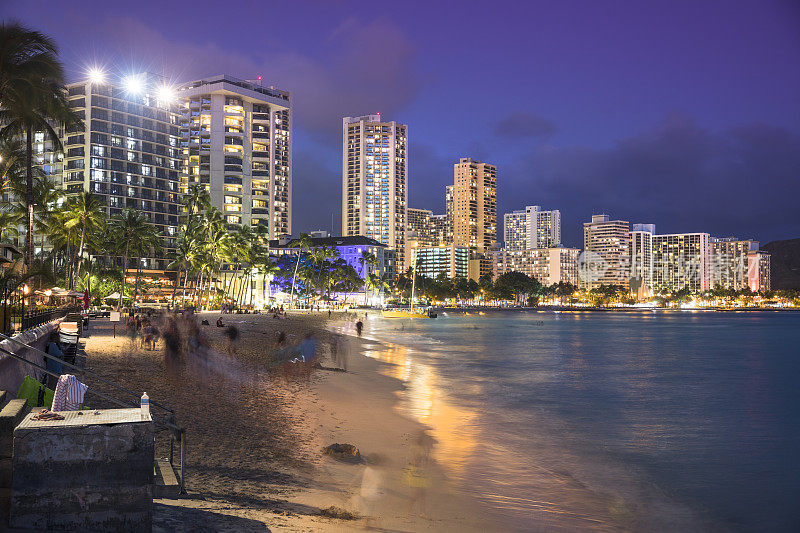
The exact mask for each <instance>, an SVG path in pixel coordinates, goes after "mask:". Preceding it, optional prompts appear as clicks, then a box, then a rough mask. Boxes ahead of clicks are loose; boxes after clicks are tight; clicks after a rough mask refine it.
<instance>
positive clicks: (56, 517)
mask: <svg viewBox="0 0 800 533" xmlns="http://www.w3.org/2000/svg"><path fill="white" fill-rule="evenodd" d="M93 413H94V412H93V411H84V412H83V414H81V415H79V414H78V412H69V413H66V412H65V413H62V414H64V415H65V416H66V417H67V418H66V420H64V421H52V422H39V423H37V422H34V421H30V420H27V419H26V420H24V421H23V423H21V424H20V425H19V426H18V427H17V429H16V430H15V432H14V456H13V469H14V475H13V484H12V490H11V522H10V523H11V526H12V527H19V528H36V529H74V530H103V531H109V530H113V531H143V530H147V531H149V530H150V524H151V516H152V503H153V460H154V451H155V450H154V441H153V423H152V421H149V420H147V421H142V420H141V414H140V413H141V411H140V410H139V409H109V410H104V411H101V412H100V415H99V416H98V415H94V414H93Z"/></svg>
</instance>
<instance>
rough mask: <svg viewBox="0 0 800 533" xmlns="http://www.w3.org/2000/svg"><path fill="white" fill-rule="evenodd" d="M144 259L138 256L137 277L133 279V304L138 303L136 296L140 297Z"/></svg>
mask: <svg viewBox="0 0 800 533" xmlns="http://www.w3.org/2000/svg"><path fill="white" fill-rule="evenodd" d="M141 265H142V261H141V260H140V259H139V258H138V257H137V258H136V277H135V278H134V280H133V305H136V298H138V297H139V272H141V268H142V266H141Z"/></svg>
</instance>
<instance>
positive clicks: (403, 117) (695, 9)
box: [5, 2, 800, 246]
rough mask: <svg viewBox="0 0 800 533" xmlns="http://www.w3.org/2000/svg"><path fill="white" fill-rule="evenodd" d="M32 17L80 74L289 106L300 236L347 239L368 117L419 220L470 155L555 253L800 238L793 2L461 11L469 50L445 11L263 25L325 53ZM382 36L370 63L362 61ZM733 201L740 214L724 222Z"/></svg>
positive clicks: (345, 8) (28, 19) (288, 12)
mask: <svg viewBox="0 0 800 533" xmlns="http://www.w3.org/2000/svg"><path fill="white" fill-rule="evenodd" d="M144 4H145V5H144V6H142V7H143V8H144V7H146V4H147V2H145V3H144ZM201 4H202V2H201ZM43 5H44V4H40V3H37V2H26V3H22V2H12V3H11V4H10V5H6V6H5V7H6V9H5V16H6V17H9V18H17V19H19V20H20V21H22V22H23V23H26V24H29V25H32V26H34V27H36V28H38V29H41V30H43V31H45V32H47V33H50V34H52V35H53V36H54V38H55V39H56V40H57V41H58V42H59V43H60V44H61V47H62V49H63V52H64V60H65V63H66V66H67V68H68V70H69V71H70V72H73V74H75V75H79V74H80V69H83V68H86V67H87V66H88V65H89V64H91V63H100V64H103V65H108V66H111V67H118V68H131V69H139V70H152V71H156V72H168V73H169V74H171V75H172V76H173V77H174V79H175V80H176V81H183V80H191V79H201V78H203V77H206V76H209V75H214V74H217V73H219V72H225V73H229V74H231V75H233V76H237V77H241V78H255V77H256V76H257V75H263V76H264V83H265V85H266V84H270V85H272V84H274V85H276V86H278V87H281V88H284V89H286V90H289V91H291V92H292V93H293V94H294V95H296V108H297V117H296V121H295V131H296V134H295V139H294V141H295V145H294V159H295V162H296V163H295V168H294V176H293V179H294V187H295V191H296V192H295V195H294V196H295V199H294V217H293V218H294V219H295V220H294V221H293V228H292V229H293V231H294V232H295V233H297V232H299V231H311V230H315V229H332V230H333V231H334V232H336V228H337V227H340V224H341V220H340V208H339V199H338V198H337V197H339V196H340V193H338V191H339V190H340V179H341V178H340V176H341V168H340V164H339V161H340V159H339V154H340V149H341V148H340V147H341V145H340V142H341V140H340V137H339V133H338V132H339V127H340V124H341V118H342V117H344V116H360V115H363V114H369V113H375V112H378V111H380V112H381V113H382V114H384V115H386V116H391V119H392V120H396V121H398V122H401V123H403V124H408V125H409V128H411V130H412V131H413V132H414V135H413V136H412V137H411V139H410V143H409V205H410V206H413V207H417V208H424V209H430V210H433V211H434V212H442V206H441V202H442V199H441V194H440V190H441V187H443V186H444V185H445V184H446V183H448V182H449V180H450V178H451V174H450V172H451V171H450V168H452V164H453V163H454V162H455V161H457V160H458V158H459V157H462V156H469V157H473V158H475V159H478V160H487V161H492V162H493V163H494V164H496V165H497V167H498V170H499V172H500V173H501V175H502V179H501V180H500V181H499V183H498V215H500V214H503V213H507V212H510V211H513V210H514V209H519V208H520V207H521V206H523V205H525V204H526V203H534V202H535V203H539V204H542V205H555V206H558V208H559V209H560V210H561V211H562V218H563V220H564V223H563V241H564V244H565V245H566V246H577V245H579V244H580V242H581V221H582V220H584V219H586V218H587V217H589V216H590V215H591V214H593V213H599V212H614V213H620V214H621V215H624V216H625V217H626V218H627V219H630V220H644V219H647V220H649V221H652V222H654V223H656V224H659V225H670V226H672V227H674V229H675V231H678V232H691V231H708V232H710V233H711V234H715V235H728V234H732V235H739V236H742V237H753V238H756V239H758V240H760V241H761V242H769V241H771V240H776V239H785V238H791V237H794V236H796V235H797V234H799V233H800V221H798V220H797V217H793V216H791V215H792V214H793V211H794V208H793V207H792V205H791V203H790V198H792V197H794V196H796V194H797V193H798V192H800V191H798V187H800V185H798V180H796V179H795V175H794V173H795V171H794V170H793V169H796V168H797V167H798V165H800V131H798V130H799V129H800V128H798V126H797V124H798V123H800V121H799V120H798V118H799V117H800V104H798V102H797V100H796V98H794V97H793V96H792V95H794V94H797V93H798V92H800V74H798V72H797V69H794V68H790V67H791V66H792V65H795V64H797V58H798V56H800V46H798V45H800V37H798V35H800V32H798V31H796V30H797V26H798V22H797V21H798V20H800V17H798V14H800V13H798V9H797V7H796V6H792V4H791V3H789V2H771V3H766V4H765V3H763V2H762V3H755V2H754V3H745V4H741V5H739V6H737V9H736V10H728V9H726V4H725V3H717V2H708V3H704V4H702V5H697V4H688V3H687V4H670V5H669V6H667V5H660V6H658V5H657V6H653V5H650V6H643V5H639V4H637V3H626V4H624V5H623V4H619V5H615V6H614V8H613V9H612V8H609V7H608V6H598V5H593V4H591V3H580V4H576V5H574V6H571V7H567V6H553V5H546V4H543V3H533V4H531V5H530V6H526V7H519V6H515V5H511V4H507V5H505V6H501V7H504V9H500V10H499V11H502V12H503V14H502V16H501V15H500V14H499V13H491V12H490V13H485V12H483V11H481V12H480V13H479V11H478V10H477V9H476V8H477V5H478V4H465V5H464V9H463V10H460V12H459V14H460V16H464V17H467V18H470V17H473V18H477V17H479V16H480V19H481V22H482V24H483V25H484V27H485V28H486V33H488V34H489V35H492V36H493V38H492V39H489V38H487V37H482V38H481V39H478V40H477V42H474V43H470V42H466V41H465V40H464V39H463V38H462V37H458V32H457V28H458V24H455V23H454V22H453V21H451V20H450V18H449V15H450V13H449V12H448V10H447V9H446V7H445V6H427V5H426V12H427V14H428V16H427V17H426V20H424V21H422V22H421V23H419V24H417V23H416V22H414V21H413V20H412V18H413V17H412V16H411V13H413V12H414V10H413V9H412V10H408V12H403V11H401V10H396V11H392V10H390V8H384V7H381V8H375V7H370V8H369V9H359V8H358V4H353V3H349V2H343V3H341V4H338V5H337V7H336V8H334V7H333V6H329V5H326V4H321V3H318V4H314V7H315V9H314V11H313V13H312V15H310V16H309V13H308V10H307V9H305V8H303V6H300V5H297V6H282V7H280V8H276V9H278V11H271V12H270V13H271V14H274V15H273V16H274V17H275V19H279V18H282V19H284V20H286V21H287V22H289V23H287V24H285V25H281V26H285V27H286V28H290V27H293V24H291V22H293V21H299V20H301V19H302V22H303V26H304V27H305V28H307V30H308V32H310V34H316V35H318V36H319V37H321V39H312V40H310V39H308V38H307V37H306V36H305V35H307V34H308V33H306V32H304V35H303V36H300V35H290V33H289V32H288V31H287V30H286V29H282V28H278V27H276V28H274V29H273V31H271V32H270V35H269V36H264V34H263V33H262V32H250V31H248V29H247V28H250V27H252V26H250V25H251V24H255V23H256V22H257V18H256V19H254V21H253V22H252V23H250V22H248V21H242V22H243V24H244V28H243V30H242V31H241V32H238V33H237V37H239V38H238V39H237V40H232V39H229V38H227V37H226V34H225V32H218V34H216V33H215V34H202V37H199V36H198V35H199V34H197V32H193V31H187V30H186V29H185V28H188V27H189V26H190V25H191V24H189V22H197V21H198V20H202V19H201V17H202V16H203V15H202V12H203V11H204V10H202V9H198V10H196V13H195V12H186V11H185V10H182V8H181V7H180V6H164V5H161V4H159V5H158V7H157V9H158V11H159V12H160V13H162V14H163V15H164V16H163V17H158V18H153V19H151V20H148V18H147V17H144V16H141V17H137V16H135V15H134V14H132V13H131V12H130V11H129V10H127V9H126V8H125V7H124V6H114V5H109V4H108V3H102V2H98V3H92V2H89V3H87V4H86V9H82V10H78V9H75V8H72V7H69V6H58V5H56V6H51V5H48V9H46V10H45V9H43V8H42V6H43ZM154 9H155V7H154ZM206 11H207V10H206ZM510 11H513V12H514V13H515V14H516V16H507V15H509V12H510ZM179 14H180V15H181V17H183V16H188V17H189V19H191V20H187V21H186V22H187V26H186V27H184V26H175V23H174V21H175V20H178V19H179V18H180V17H178V18H176V17H177V15H179ZM172 15H175V16H172ZM112 20H113V21H114V23H113V24H110V22H111V21H112ZM500 21H502V22H503V23H504V24H510V25H511V26H512V27H511V28H507V29H506V28H505V26H501V25H500ZM65 22H67V23H65ZM557 29H558V31H556V30H557ZM678 30H680V31H678ZM256 33H257V35H256ZM512 35H514V36H515V37H511V36H512ZM376 38H381V39H382V42H383V43H385V46H382V47H380V48H381V50H372V49H371V47H369V46H364V44H365V43H368V42H370V41H372V40H374V39H376ZM317 40H319V41H321V43H316V42H312V41H317ZM598 45H602V46H598ZM634 49H635V50H637V52H636V53H631V52H632V50H634ZM167 50H169V51H170V52H169V53H168V52H167ZM378 59H380V61H378ZM467 64H471V65H473V66H472V68H473V69H475V71H477V70H478V69H479V68H485V69H486V70H485V72H486V73H487V74H488V75H490V79H491V80H492V83H490V84H489V86H488V91H489V93H490V94H491V95H493V96H494V98H495V101H496V105H493V106H491V109H488V110H487V111H486V112H485V113H480V114H476V113H474V112H472V111H471V109H472V108H471V107H470V105H471V104H472V103H474V101H475V100H476V98H478V95H479V93H480V92H481V91H485V90H486V88H485V87H480V88H476V87H474V86H470V84H462V83H459V82H458V81H457V80H458V76H456V75H455V73H457V72H458V71H459V69H462V68H464V67H465V66H466V65H467ZM374 65H380V68H375V66H374ZM433 65H436V67H435V68H434V66H433ZM368 66H371V67H370V68H367V67H368ZM709 71H713V72H714V75H713V76H709V75H708V72H709ZM633 72H635V73H636V76H635V77H631V74H632V73H633ZM73 81H74V79H73ZM762 183H768V184H770V186H771V188H770V189H769V190H767V191H762V190H760V189H758V188H757V184H762ZM687 187H692V188H693V192H692V194H689V195H686V194H684V193H683V191H684V190H685V189H686V188H687ZM297 191H305V192H304V193H303V194H298V193H297ZM778 192H780V194H778ZM520 199H522V201H520ZM734 202H746V203H747V209H744V210H742V209H732V208H726V207H723V206H726V205H731V204H733V203H734ZM332 215H333V222H331V216H332Z"/></svg>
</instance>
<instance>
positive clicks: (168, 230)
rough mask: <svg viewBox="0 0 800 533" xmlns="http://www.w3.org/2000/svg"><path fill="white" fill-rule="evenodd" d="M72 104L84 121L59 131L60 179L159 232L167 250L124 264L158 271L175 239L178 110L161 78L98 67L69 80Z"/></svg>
mask: <svg viewBox="0 0 800 533" xmlns="http://www.w3.org/2000/svg"><path fill="white" fill-rule="evenodd" d="M67 94H68V98H69V104H70V107H72V109H73V110H74V111H75V112H76V113H78V115H79V116H80V117H81V118H82V119H83V121H84V126H83V127H79V128H76V129H72V130H69V131H66V132H65V133H64V138H63V145H64V162H63V173H62V179H61V185H62V187H63V188H64V189H65V190H66V193H67V194H77V193H82V192H91V193H93V194H95V195H97V196H99V197H100V198H101V199H102V201H103V203H104V210H105V212H106V215H107V216H109V217H111V216H114V215H118V214H120V213H122V210H123V209H125V208H127V207H130V208H133V209H135V210H137V211H139V212H141V213H142V214H144V216H145V218H146V219H147V220H148V221H149V222H151V223H152V224H154V225H155V226H156V227H157V228H158V230H159V231H160V232H161V234H162V235H163V236H164V251H163V252H162V253H161V254H156V253H155V252H152V253H150V254H148V256H147V257H143V258H142V259H141V264H140V265H137V264H136V263H135V260H134V259H131V263H130V264H128V265H127V267H128V268H137V267H138V268H142V269H144V270H161V271H163V270H164V269H165V268H166V265H167V263H168V260H167V259H166V253H167V252H169V250H170V249H171V248H172V247H173V245H174V238H175V234H176V232H177V229H178V223H179V221H178V216H179V208H180V204H179V197H178V194H179V174H180V168H181V157H182V154H181V149H180V132H179V126H178V117H179V109H178V107H177V106H176V104H175V103H174V95H173V94H172V92H171V91H170V90H169V89H168V88H167V86H166V85H165V84H164V82H163V80H161V79H160V78H158V77H154V76H152V75H146V74H139V75H135V76H128V77H125V78H122V79H119V80H116V79H113V80H112V79H111V77H110V76H102V75H100V74H99V73H96V75H95V76H94V77H93V79H92V80H89V81H83V82H80V83H73V84H70V85H68V86H67Z"/></svg>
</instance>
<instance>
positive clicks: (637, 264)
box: [630, 224, 656, 298]
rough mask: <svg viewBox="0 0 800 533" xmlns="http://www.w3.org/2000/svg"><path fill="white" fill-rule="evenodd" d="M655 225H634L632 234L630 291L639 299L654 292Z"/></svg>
mask: <svg viewBox="0 0 800 533" xmlns="http://www.w3.org/2000/svg"><path fill="white" fill-rule="evenodd" d="M655 232H656V226H655V224H634V225H633V230H631V232H630V238H631V245H630V269H631V272H630V289H631V292H635V293H636V295H637V297H638V298H644V297H645V296H647V295H650V294H651V293H652V290H653V234H655Z"/></svg>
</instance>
